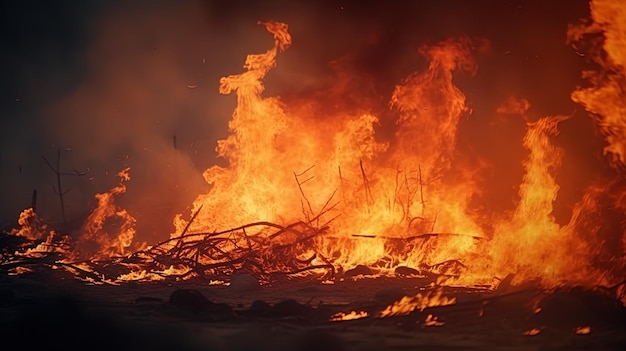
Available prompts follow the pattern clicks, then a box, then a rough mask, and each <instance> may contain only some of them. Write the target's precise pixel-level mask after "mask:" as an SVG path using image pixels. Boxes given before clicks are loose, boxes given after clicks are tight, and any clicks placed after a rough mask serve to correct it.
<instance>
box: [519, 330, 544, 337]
mask: <svg viewBox="0 0 626 351" xmlns="http://www.w3.org/2000/svg"><path fill="white" fill-rule="evenodd" d="M539 333H541V329H539V328H532V329H528V330H526V331H524V332H523V333H522V334H523V335H528V336H535V335H538V334H539Z"/></svg>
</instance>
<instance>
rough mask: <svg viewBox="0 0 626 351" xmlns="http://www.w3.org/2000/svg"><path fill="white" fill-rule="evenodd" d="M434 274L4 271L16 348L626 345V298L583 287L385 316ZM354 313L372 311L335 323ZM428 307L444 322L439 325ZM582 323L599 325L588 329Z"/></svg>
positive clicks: (8, 333) (463, 292) (2, 297)
mask: <svg viewBox="0 0 626 351" xmlns="http://www.w3.org/2000/svg"><path fill="white" fill-rule="evenodd" d="M422 283H423V282H422V281H420V280H418V279H409V278H406V279H398V278H377V279H360V280H349V281H343V282H336V283H335V284H332V285H326V284H321V282H319V281H316V280H311V279H303V280H294V281H288V282H281V283H276V284H274V285H272V286H256V285H255V284H248V285H246V284H242V285H235V284H233V285H232V286H220V285H208V284H200V283H197V282H196V283H194V284H191V283H185V282H169V283H168V282H158V283H149V282H145V283H128V284H125V285H121V286H112V285H87V284H85V283H83V282H80V281H77V280H75V279H72V278H68V277H67V276H63V275H59V276H52V275H37V274H31V275H26V276H18V277H2V278H0V322H1V327H0V328H1V331H0V334H2V335H1V336H2V338H1V340H2V344H4V345H7V344H9V345H11V344H12V345H17V346H16V348H15V349H16V350H19V349H24V350H27V349H43V348H52V349H56V348H62V349H65V350H74V349H81V350H83V349H91V350H111V349H116V350H305V351H306V350H364V351H365V350H377V351H378V350H625V349H626V312H625V309H624V307H623V306H622V305H621V304H620V303H619V302H618V301H617V300H612V299H610V298H607V297H605V296H604V295H601V294H597V293H595V292H589V291H585V290H582V289H570V290H563V291H556V292H550V293H546V292H542V291H539V290H537V289H521V288H519V289H517V290H516V289H511V290H509V291H506V292H503V291H496V292H492V291H487V290H484V289H467V288H456V289H455V288H445V289H444V290H443V295H444V296H448V297H456V303H455V304H453V305H449V306H438V307H430V308H426V309H424V310H423V311H419V310H416V311H414V312H412V313H410V314H408V315H405V316H393V317H386V318H378V314H379V313H380V311H381V310H383V309H384V308H385V307H386V306H388V305H389V304H390V303H393V302H394V301H396V300H398V299H399V298H401V297H402V296H413V295H415V294H416V293H419V292H422V293H424V292H426V291H428V290H429V289H430V288H425V287H424V286H423V285H420V284H422ZM538 301H539V302H538ZM538 304H539V307H541V311H540V312H538V313H537V307H538ZM351 310H356V311H366V312H368V313H369V316H368V317H366V318H362V319H358V320H351V321H339V322H331V321H329V319H330V316H332V315H334V314H335V313H337V312H350V311H351ZM428 315H431V317H430V320H431V321H432V320H433V319H436V321H437V322H439V323H443V325H439V326H427V325H426V324H427V323H426V321H427V319H429V317H428ZM580 327H589V330H588V331H589V332H588V333H587V334H577V332H576V330H577V329H578V328H580ZM583 331H584V329H583ZM579 333H581V331H580V330H579ZM526 334H535V335H526Z"/></svg>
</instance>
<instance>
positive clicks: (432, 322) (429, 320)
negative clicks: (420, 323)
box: [424, 314, 445, 327]
mask: <svg viewBox="0 0 626 351" xmlns="http://www.w3.org/2000/svg"><path fill="white" fill-rule="evenodd" d="M444 324H445V323H444V322H440V321H439V320H438V319H437V317H434V316H433V315H432V314H428V315H427V316H426V319H424V326H425V327H441V326H442V325H444Z"/></svg>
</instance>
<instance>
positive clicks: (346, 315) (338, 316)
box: [330, 311, 369, 322]
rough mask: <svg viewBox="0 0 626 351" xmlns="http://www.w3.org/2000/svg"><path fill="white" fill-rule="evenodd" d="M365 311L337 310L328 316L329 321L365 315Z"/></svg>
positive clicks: (357, 317) (348, 319)
mask: <svg viewBox="0 0 626 351" xmlns="http://www.w3.org/2000/svg"><path fill="white" fill-rule="evenodd" d="M368 315H369V314H368V313H367V312H366V311H350V312H349V313H344V312H339V313H335V314H333V315H332V316H331V317H330V321H331V322H339V321H350V320H355V319H361V318H365V317H367V316H368Z"/></svg>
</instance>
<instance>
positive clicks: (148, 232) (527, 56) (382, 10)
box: [0, 0, 600, 240]
mask: <svg viewBox="0 0 626 351" xmlns="http://www.w3.org/2000/svg"><path fill="white" fill-rule="evenodd" d="M1 6H2V10H1V11H0V12H1V14H0V16H2V17H1V18H2V21H1V23H0V26H1V27H0V28H1V35H2V42H1V44H0V45H1V48H2V55H1V60H2V61H1V64H0V70H1V71H2V77H3V80H2V88H1V89H2V90H1V94H0V101H1V106H0V108H1V110H0V112H1V113H2V122H1V123H2V128H1V134H0V138H1V142H2V146H1V149H0V162H1V165H2V168H1V170H2V171H1V172H2V173H1V179H0V181H1V184H2V189H3V192H2V193H3V195H4V196H3V200H2V204H1V207H0V222H1V223H2V224H3V226H11V225H14V224H13V223H14V222H15V219H16V218H17V215H18V213H19V212H20V211H21V210H22V209H24V208H26V207H29V206H30V205H31V202H32V193H33V190H35V189H37V194H38V195H37V198H38V201H37V206H38V208H37V211H38V212H39V213H40V214H41V215H42V216H43V217H44V218H46V219H48V220H49V221H50V222H51V223H59V221H60V211H59V204H58V197H57V195H56V194H55V190H54V189H53V187H54V186H55V184H56V179H55V176H54V174H53V173H52V172H51V171H50V170H49V169H48V167H47V166H46V164H45V163H44V162H43V160H42V156H44V157H46V158H47V159H49V160H52V161H55V160H56V153H57V150H60V154H61V168H62V171H64V172H68V173H72V172H74V171H78V172H80V173H81V174H83V173H84V175H82V176H72V175H67V176H64V177H63V178H62V180H63V190H68V189H70V190H69V192H67V194H66V195H65V196H66V207H67V209H66V210H67V212H68V220H69V221H77V222H79V221H80V220H81V219H82V218H84V216H85V215H86V213H88V211H89V209H90V208H92V207H93V206H94V200H93V195H94V194H95V193H98V192H103V191H106V190H108V189H109V188H110V187H111V186H112V185H114V184H116V182H117V178H116V176H115V174H116V173H117V172H118V171H119V170H121V169H123V168H125V167H131V181H130V182H129V183H128V193H127V194H125V197H124V198H123V199H122V200H121V202H122V204H123V205H125V206H127V207H128V208H129V211H130V212H131V213H132V214H133V215H135V216H136V217H137V220H138V226H139V229H140V236H142V238H143V239H144V240H151V239H154V238H155V237H161V238H162V237H163V236H164V235H167V234H168V233H169V232H170V231H171V228H170V225H171V218H172V217H173V215H174V214H175V213H179V212H184V211H186V209H187V207H188V206H189V205H190V204H191V201H193V199H194V198H195V196H196V195H197V194H198V193H200V192H205V191H207V189H208V186H207V185H206V184H205V183H204V181H203V180H202V177H201V173H202V171H203V170H204V169H206V168H207V167H209V166H210V165H212V164H215V163H219V162H223V161H222V160H218V159H217V158H216V155H215V152H214V148H215V144H216V141H217V140H218V139H220V138H224V137H225V136H226V135H227V133H228V129H227V128H228V126H227V125H228V120H229V118H230V116H231V114H232V111H233V109H234V107H235V105H234V104H235V99H234V97H232V96H221V95H219V94H218V84H219V78H220V77H221V76H225V75H230V74H237V73H240V72H241V71H242V65H243V62H244V59H245V55H246V54H249V53H259V52H264V51H265V50H267V49H269V48H270V47H271V45H272V38H271V36H270V35H269V34H267V33H266V32H265V30H264V29H263V28H262V27H260V26H258V25H257V21H259V20H275V21H283V22H286V23H288V25H289V28H290V32H291V34H292V36H293V38H294V44H293V46H292V47H291V48H290V49H289V50H287V51H286V52H285V53H284V54H282V55H281V56H279V58H278V67H277V68H276V69H274V70H273V71H272V72H270V74H269V75H268V77H267V81H266V83H267V91H266V94H267V95H281V96H286V97H293V98H299V97H301V96H306V95H307V94H309V93H310V92H311V91H315V90H319V89H326V88H328V86H329V85H332V82H333V78H332V77H333V74H334V71H333V65H332V64H331V63H332V62H348V63H347V66H349V67H350V68H349V71H350V72H351V73H352V74H354V75H355V76H358V77H363V78H362V79H364V80H367V81H368V82H369V84H370V85H369V86H370V87H371V89H370V90H368V94H372V95H374V97H376V98H377V100H376V99H375V100H376V101H378V102H379V103H378V105H376V104H373V105H372V106H369V107H370V108H372V109H374V110H375V111H374V112H380V113H384V112H381V111H383V110H385V107H386V106H387V103H388V100H389V97H390V94H391V92H392V91H393V87H394V86H395V85H396V84H398V83H399V82H400V81H401V80H402V78H404V77H406V76H407V75H408V74H410V73H411V72H413V71H415V70H419V69H423V68H424V67H425V64H426V62H424V60H423V59H422V58H420V57H419V55H418V54H417V50H416V49H417V48H418V47H419V46H421V45H424V44H432V43H436V42H437V41H440V40H445V39H447V38H450V37H458V36H461V35H464V36H468V37H471V38H480V39H481V40H485V42H487V43H488V45H487V46H486V47H487V48H488V49H487V50H485V52H483V53H480V54H479V55H478V57H477V60H478V65H479V71H478V74H477V75H476V76H475V77H469V76H463V75H459V77H458V80H457V82H456V83H457V84H458V85H459V86H460V87H461V89H462V90H463V92H464V93H465V94H466V95H467V96H468V100H469V101H470V102H471V105H472V108H473V110H474V116H475V117H472V118H475V120H476V123H472V124H469V123H468V124H466V125H465V126H463V128H465V129H464V130H466V131H467V135H469V136H461V137H460V138H461V140H460V143H466V144H467V145H468V146H467V147H468V148H475V149H476V150H475V151H476V152H477V153H486V152H491V153H492V154H493V155H492V156H494V160H495V161H494V163H495V164H496V168H497V169H505V171H501V173H497V172H496V173H497V174H496V176H502V177H507V176H509V174H507V172H513V173H514V172H518V173H519V172H521V162H520V161H521V159H522V158H523V157H524V150H523V149H522V147H521V142H519V143H517V144H516V145H515V146H511V147H507V148H502V147H497V145H499V144H500V143H503V142H505V141H506V140H503V139H507V138H510V137H511V136H514V137H516V138H519V139H520V140H521V137H522V135H523V126H524V123H525V122H524V121H522V120H516V121H512V122H511V121H507V122H506V123H504V124H502V125H499V126H498V127H497V128H500V129H498V130H497V132H495V133H494V132H493V130H492V131H491V132H484V131H485V130H486V129H488V127H489V125H490V123H494V122H493V121H488V120H487V118H484V120H481V113H482V114H483V115H487V114H488V113H487V112H489V113H491V112H493V111H494V110H495V108H496V106H497V105H498V104H500V103H501V102H502V101H504V100H505V99H506V98H507V97H509V96H518V97H520V98H526V99H528V100H529V101H530V102H531V105H532V106H533V107H532V109H531V111H530V112H531V114H533V115H535V116H543V115H551V114H572V113H577V115H576V116H577V118H574V119H573V120H572V122H568V123H569V124H568V125H566V126H565V127H564V128H565V129H566V130H569V132H568V133H563V136H561V137H560V138H561V139H560V142H561V143H562V144H564V145H565V146H567V147H569V148H573V149H574V151H575V153H576V154H577V155H580V156H579V157H575V158H572V159H571V160H568V161H565V164H564V167H566V168H567V167H570V168H572V169H577V168H585V167H590V164H591V163H593V162H595V161H594V160H595V159H596V158H597V152H596V151H595V150H596V149H598V148H599V145H600V144H599V143H600V142H599V141H598V140H597V138H596V139H593V138H586V137H587V136H588V135H587V134H590V135H591V136H593V126H592V125H591V124H590V122H589V121H588V119H586V118H585V116H584V113H582V111H580V110H582V109H581V108H580V107H577V106H575V105H574V104H573V103H572V102H571V101H570V99H569V94H570V93H571V91H572V90H574V89H575V87H576V86H577V85H578V84H580V82H581V80H580V74H581V71H582V70H583V69H584V67H585V65H586V64H588V62H586V61H585V58H584V57H581V56H578V55H576V53H575V52H574V50H572V48H571V47H569V46H567V45H566V43H565V40H566V31H567V25H568V24H571V23H577V22H578V21H580V20H581V19H582V18H584V17H587V16H588V12H589V8H588V4H587V2H586V1H582V0H572V1H482V0H480V1H460V0H446V1H430V0H429V1H286V0H281V1H269V0H268V1H209V0H205V1H202V0H181V1H173V0H170V1H167V0H153V1H148V0H137V1H121V0H113V1H104V0H93V1H78V0H77V1H70V0H66V1H44V0H25V1H3V2H2V5H1ZM341 60H344V61H341ZM346 98H347V99H349V96H347V97H346ZM581 133H582V134H584V136H585V138H581V135H582V134H581ZM463 138H465V139H463ZM582 139H584V140H588V141H581V140H582ZM476 140H480V142H476ZM590 150H591V151H590ZM507 170H508V171H507ZM581 182H582V180H581ZM579 186H580V184H577V183H576V182H575V181H572V184H571V187H579ZM502 187H509V188H510V187H511V186H510V185H502ZM503 189H504V188H503ZM513 194H514V193H513ZM511 201H513V200H512V199H511Z"/></svg>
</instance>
